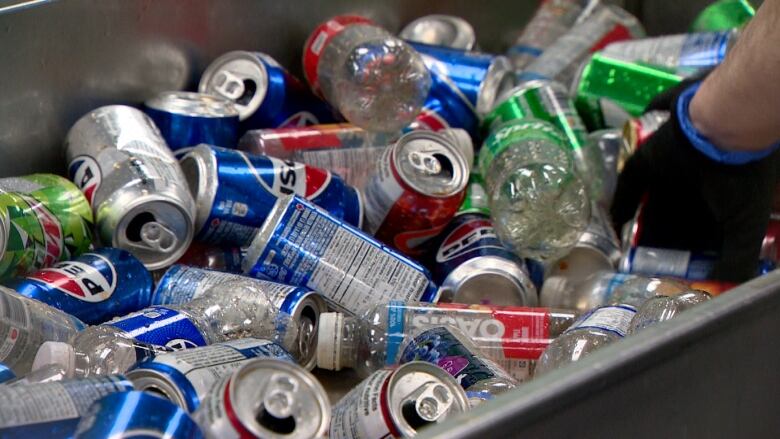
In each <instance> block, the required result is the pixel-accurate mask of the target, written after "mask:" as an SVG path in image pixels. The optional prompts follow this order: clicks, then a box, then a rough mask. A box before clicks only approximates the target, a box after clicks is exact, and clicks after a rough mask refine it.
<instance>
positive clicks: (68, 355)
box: [32, 341, 76, 378]
mask: <svg viewBox="0 0 780 439" xmlns="http://www.w3.org/2000/svg"><path fill="white" fill-rule="evenodd" d="M49 364H58V365H60V366H62V367H63V368H64V369H65V374H66V375H67V377H68V378H71V377H73V371H74V370H75V369H76V351H75V349H73V346H71V345H69V344H67V343H63V342H61V341H47V342H45V343H43V344H42V345H41V347H40V348H38V353H36V354H35V360H33V364H32V370H38V369H40V368H42V367H45V366H47V365H49Z"/></svg>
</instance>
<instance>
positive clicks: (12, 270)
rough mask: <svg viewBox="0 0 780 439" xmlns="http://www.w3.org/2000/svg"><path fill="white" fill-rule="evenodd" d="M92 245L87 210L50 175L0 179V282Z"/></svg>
mask: <svg viewBox="0 0 780 439" xmlns="http://www.w3.org/2000/svg"><path fill="white" fill-rule="evenodd" d="M91 245H92V209H91V208H90V207H89V202H88V201H87V199H86V198H85V197H84V194H82V193H81V191H80V190H79V189H78V188H77V187H76V186H75V185H74V184H73V183H71V182H70V181H68V180H67V179H65V178H63V177H60V176H58V175H53V174H33V175H27V176H24V177H11V178H3V179H0V280H2V279H5V278H9V277H14V276H21V275H24V274H25V273H28V272H30V271H32V270H36V269H39V268H43V267H48V266H50V265H52V264H54V263H55V262H58V261H62V260H66V259H70V258H74V257H76V256H78V255H80V254H82V253H84V252H85V251H87V250H88V249H89V248H90V246H91Z"/></svg>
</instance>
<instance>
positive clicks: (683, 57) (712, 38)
mask: <svg viewBox="0 0 780 439" xmlns="http://www.w3.org/2000/svg"><path fill="white" fill-rule="evenodd" d="M731 35H732V33H731V31H723V32H699V33H692V34H688V35H687V36H686V37H685V42H684V43H683V45H682V49H681V50H680V61H679V62H678V67H681V68H685V67H689V68H703V67H711V66H715V65H718V64H720V63H721V62H722V61H723V60H724V59H725V58H726V50H727V49H728V45H729V40H730V39H731Z"/></svg>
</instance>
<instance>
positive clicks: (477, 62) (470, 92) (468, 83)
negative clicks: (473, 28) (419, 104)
mask: <svg viewBox="0 0 780 439" xmlns="http://www.w3.org/2000/svg"><path fill="white" fill-rule="evenodd" d="M409 44H411V46H412V47H414V49H415V50H417V52H419V53H420V54H422V55H424V56H423V60H424V61H425V65H426V66H428V69H429V70H430V71H431V72H436V73H440V74H443V75H444V76H445V77H446V78H447V79H449V80H450V81H452V83H454V84H455V86H456V87H457V88H458V90H460V91H461V93H463V94H464V95H465V96H466V97H467V98H468V100H469V102H470V103H471V105H473V106H474V108H475V109H476V111H477V114H485V113H487V112H488V111H490V109H491V108H493V105H494V104H495V100H496V98H497V97H498V96H499V95H501V94H502V93H503V92H504V91H506V90H509V89H511V88H512V87H514V86H515V73H514V71H513V70H512V67H511V64H510V63H509V59H508V58H507V57H505V56H503V55H489V54H486V53H479V52H469V51H466V50H459V49H451V48H448V47H444V46H431V45H428V44H421V43H414V42H410V43H409Z"/></svg>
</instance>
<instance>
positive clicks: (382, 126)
mask: <svg viewBox="0 0 780 439" xmlns="http://www.w3.org/2000/svg"><path fill="white" fill-rule="evenodd" d="M303 68H304V72H305V74H306V79H307V80H308V81H309V84H311V86H312V88H313V89H314V91H315V92H318V93H321V94H322V96H323V97H325V99H327V100H328V101H329V102H330V103H331V104H332V105H333V106H335V107H336V108H338V110H339V111H340V112H341V114H342V115H344V117H345V118H346V119H347V120H348V121H350V122H351V123H353V124H355V125H357V126H359V127H361V128H364V129H366V130H369V131H377V132H384V133H394V132H399V131H400V130H401V129H402V128H403V127H405V126H406V125H409V124H410V123H411V122H412V121H413V120H414V118H415V117H417V114H418V113H419V112H420V109H422V106H423V104H424V103H425V98H426V97H427V96H428V90H429V89H430V86H431V77H430V73H429V72H428V69H427V68H426V66H425V64H424V63H423V60H422V58H421V57H420V55H419V54H418V53H417V52H416V51H415V50H414V49H412V48H411V46H409V45H408V44H407V43H406V42H404V41H403V40H401V39H399V38H397V37H395V36H394V35H392V34H390V33H389V32H387V31H386V30H385V29H382V28H381V27H378V26H377V25H376V24H374V23H372V22H371V21H370V20H368V19H366V18H363V17H357V16H338V17H334V18H331V19H330V20H328V21H327V22H325V23H323V24H322V25H320V26H319V27H317V29H315V30H314V32H313V33H312V34H311V36H310V37H309V39H308V40H307V42H306V45H305V46H304V54H303Z"/></svg>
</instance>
